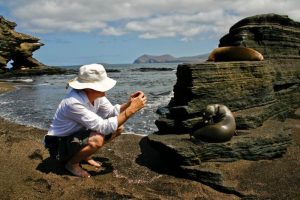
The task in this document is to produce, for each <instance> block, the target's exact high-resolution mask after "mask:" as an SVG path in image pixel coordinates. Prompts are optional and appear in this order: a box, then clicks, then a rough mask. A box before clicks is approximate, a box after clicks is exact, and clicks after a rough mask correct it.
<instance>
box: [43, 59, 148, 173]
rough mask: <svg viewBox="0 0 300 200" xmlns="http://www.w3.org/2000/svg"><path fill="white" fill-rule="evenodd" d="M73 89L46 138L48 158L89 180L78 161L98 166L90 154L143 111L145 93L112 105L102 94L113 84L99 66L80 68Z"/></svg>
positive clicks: (145, 99)
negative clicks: (131, 118) (132, 117)
mask: <svg viewBox="0 0 300 200" xmlns="http://www.w3.org/2000/svg"><path fill="white" fill-rule="evenodd" d="M68 84H69V86H70V87H71V88H72V90H71V91H70V92H69V93H68V94H67V95H66V96H65V97H64V99H63V100H62V101H61V102H60V104H59V106H58V108H57V111H56V113H55V115H54V118H53V121H52V123H51V125H50V128H49V130H48V133H47V135H46V136H45V141H44V142H45V147H46V148H47V149H48V150H49V153H50V156H51V157H52V158H54V159H56V160H58V161H60V162H62V163H64V166H65V168H66V169H67V170H68V171H69V172H70V173H72V174H73V175H75V176H79V177H90V174H89V173H88V172H87V171H85V170H84V169H82V168H81V165H80V162H82V161H86V162H87V163H88V164H90V165H92V166H95V167H100V165H101V164H100V163H98V162H96V161H95V160H93V159H92V155H93V154H94V153H95V152H96V151H97V150H98V149H100V148H101V147H102V146H103V145H104V143H105V142H106V141H108V140H112V139H114V138H115V137H117V136H119V135H120V134H121V133H122V131H123V129H124V128H123V125H124V123H125V122H126V121H127V120H128V119H129V118H130V117H131V116H132V115H134V114H135V113H136V112H138V111H139V110H140V109H142V108H143V107H144V106H145V104H146V101H147V98H146V97H145V95H144V93H143V92H141V91H138V92H134V93H133V94H132V95H131V96H130V97H129V100H128V102H126V103H123V104H121V105H119V104H116V105H114V106H113V105H112V104H111V103H110V102H109V100H108V99H107V98H106V96H105V92H106V91H108V90H109V89H111V88H113V87H114V86H115V84H116V81H115V80H113V79H111V78H109V77H108V76H107V73H106V71H105V69H104V67H103V66H102V65H100V64H90V65H83V66H81V67H80V69H79V73H78V76H77V77H76V78H75V79H73V80H71V81H70V82H69V83H68Z"/></svg>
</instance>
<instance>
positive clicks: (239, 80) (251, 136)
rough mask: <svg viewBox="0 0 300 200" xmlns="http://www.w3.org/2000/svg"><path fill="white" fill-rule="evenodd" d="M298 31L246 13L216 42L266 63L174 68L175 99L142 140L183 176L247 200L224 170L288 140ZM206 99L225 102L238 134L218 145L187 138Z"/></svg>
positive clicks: (277, 18)
mask: <svg viewBox="0 0 300 200" xmlns="http://www.w3.org/2000/svg"><path fill="white" fill-rule="evenodd" d="M299 33H300V23H299V22H294V21H293V20H291V19H289V18H288V17H287V16H281V15H276V14H266V15H258V16H253V17H249V18H246V19H243V20H241V21H240V22H238V23H236V24H235V25H234V26H232V27H231V29H230V32H229V33H228V34H227V35H225V36H224V37H223V38H221V40H220V44H219V46H220V47H221V46H244V47H249V48H253V49H255V50H256V51H258V52H260V53H262V54H263V56H264V58H265V60H264V61H235V62H233V61H229V62H202V63H190V64H180V65H178V67H177V72H176V75H177V82H176V84H175V86H174V97H173V98H172V99H171V101H170V103H169V105H167V106H166V108H165V109H168V112H164V114H163V115H161V117H160V118H159V119H158V120H156V122H155V123H156V125H157V127H158V129H159V130H158V132H156V133H154V134H152V135H150V136H148V143H149V144H150V145H151V146H152V147H153V148H154V149H156V150H157V151H158V152H160V154H161V155H163V157H164V159H166V160H168V161H169V163H170V167H171V168H175V171H177V173H179V172H180V173H181V175H182V176H183V177H185V178H190V179H193V180H197V181H199V182H202V183H205V184H207V185H210V186H212V187H214V188H216V189H218V190H221V191H225V192H228V193H234V194H237V195H238V196H248V197H250V196H251V195H252V194H251V192H250V193H249V191H245V189H244V188H243V186H241V185H239V184H237V183H236V181H235V178H233V177H236V175H234V174H233V173H232V172H229V171H228V169H231V170H232V169H236V170H244V167H245V166H249V165H251V163H253V162H259V163H260V162H262V161H263V160H272V161H273V160H274V159H277V158H281V157H283V156H284V154H285V152H286V151H287V149H288V148H289V147H290V145H291V144H293V139H292V137H291V134H290V129H289V128H287V127H285V126H284V125H283V124H282V122H281V121H284V120H285V119H286V118H287V117H288V116H289V115H291V114H292V113H293V112H294V111H295V109H297V108H299V107H300V69H299V67H300V56H299V52H300V43H299V42H300V34H299ZM208 104H223V105H225V106H227V107H228V108H229V109H230V110H231V111H232V112H233V115H234V116H235V120H236V125H237V136H234V137H233V138H232V139H231V140H230V141H228V142H224V143H205V142H203V141H200V140H195V139H193V138H191V137H190V134H191V133H192V132H193V131H194V130H195V129H199V128H201V126H203V123H202V117H201V113H202V111H203V109H204V108H205V107H206V106H207V105H208ZM255 179H259V178H257V177H255Z"/></svg>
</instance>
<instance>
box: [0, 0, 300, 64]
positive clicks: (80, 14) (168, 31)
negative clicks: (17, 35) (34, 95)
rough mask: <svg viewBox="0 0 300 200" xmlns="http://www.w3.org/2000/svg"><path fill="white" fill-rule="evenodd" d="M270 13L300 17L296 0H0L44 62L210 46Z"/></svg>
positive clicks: (119, 59) (115, 58) (184, 52)
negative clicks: (238, 25) (235, 26)
mask: <svg viewBox="0 0 300 200" xmlns="http://www.w3.org/2000/svg"><path fill="white" fill-rule="evenodd" d="M264 13H276V14H284V15H288V16H289V17H290V18H292V19H293V20H296V21H300V4H299V2H298V1H297V0H226V1H220V0H160V1H155V0H127V1H124V0H0V15H2V16H4V17H5V18H6V19H8V20H10V21H14V22H16V23H17V27H16V31H18V32H22V33H27V34H30V35H33V36H36V37H38V38H40V42H42V43H44V44H45V45H44V46H42V47H41V48H40V49H39V50H37V51H36V52H35V53H34V57H35V58H36V59H38V60H39V61H40V62H42V63H44V64H46V65H55V66H59V65H77V64H78V65H80V64H87V63H94V62H104V63H132V62H133V61H134V59H136V58H137V57H139V56H141V55H143V54H150V55H162V54H171V55H173V56H175V57H181V56H195V55H199V54H205V53H209V52H210V51H212V50H213V49H214V48H216V47H217V46H218V43H219V39H220V37H222V36H223V35H224V34H226V33H227V32H228V30H229V28H230V27H231V26H232V25H233V24H234V23H236V22H237V21H239V20H241V19H243V18H245V17H248V16H252V15H256V14H264Z"/></svg>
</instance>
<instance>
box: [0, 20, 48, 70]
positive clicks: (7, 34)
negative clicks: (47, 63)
mask: <svg viewBox="0 0 300 200" xmlns="http://www.w3.org/2000/svg"><path fill="white" fill-rule="evenodd" d="M15 27H16V23H14V22H10V21H8V20H6V19H4V18H3V17H2V16H0V70H5V68H6V65H7V63H8V62H10V61H13V63H12V66H13V69H16V70H18V69H21V68H34V67H40V66H44V65H43V64H42V63H40V62H39V61H37V60H36V59H34V58H33V57H32V54H33V52H34V51H36V50H37V49H39V48H40V47H41V46H43V44H42V43H40V42H39V39H38V38H35V37H32V36H30V35H26V34H24V33H18V32H16V31H15V30H14V29H15Z"/></svg>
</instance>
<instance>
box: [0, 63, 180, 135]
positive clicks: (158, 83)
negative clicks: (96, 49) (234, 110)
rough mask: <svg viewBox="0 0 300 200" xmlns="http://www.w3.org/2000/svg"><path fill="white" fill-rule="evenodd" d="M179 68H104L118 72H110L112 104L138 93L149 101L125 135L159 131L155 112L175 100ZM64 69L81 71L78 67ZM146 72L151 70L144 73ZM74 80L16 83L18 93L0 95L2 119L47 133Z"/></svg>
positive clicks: (53, 77)
mask: <svg viewBox="0 0 300 200" xmlns="http://www.w3.org/2000/svg"><path fill="white" fill-rule="evenodd" d="M177 65H178V64H173V63H172V64H120V65H116V64H114V65H112V64H110V65H105V68H106V69H109V70H117V72H108V75H109V77H111V78H113V79H115V80H117V84H116V86H115V87H114V88H113V89H111V90H109V91H108V92H107V93H106V96H107V98H108V99H109V100H110V101H111V103H112V104H116V103H119V104H121V103H124V102H126V101H127V100H128V98H129V96H130V94H131V93H133V92H135V91H138V90H141V91H143V92H144V93H145V94H146V96H147V98H148V102H147V105H146V106H145V108H143V109H142V110H141V111H140V112H138V113H137V114H136V115H134V116H133V117H132V118H130V119H129V120H128V121H127V122H126V125H125V132H127V133H136V134H145V135H147V134H151V133H153V132H155V131H157V127H156V126H155V124H154V121H155V120H156V119H158V115H157V114H156V110H157V109H158V108H159V107H163V106H166V105H167V104H168V103H169V101H170V99H171V97H172V96H173V86H174V84H175V83H176V68H177ZM65 68H73V69H78V68H79V66H69V67H65ZM143 68H147V69H148V70H146V71H144V70H141V69H143ZM158 68H164V69H167V70H158ZM74 77H76V74H75V73H74V74H70V75H43V76H37V77H22V78H21V82H20V83H16V86H17V90H15V91H13V92H10V93H5V94H2V95H0V106H1V109H0V116H1V117H3V118H5V119H8V120H10V121H13V122H17V123H19V124H24V125H29V126H34V127H38V128H41V129H45V130H46V129H48V128H49V125H50V124H51V121H52V118H53V115H54V113H55V111H56V109H57V106H58V104H59V103H60V101H61V99H62V98H63V97H64V96H65V95H66V94H67V93H68V92H69V90H70V89H66V85H67V81H68V80H70V79H72V78H74ZM11 81H13V79H11Z"/></svg>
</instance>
